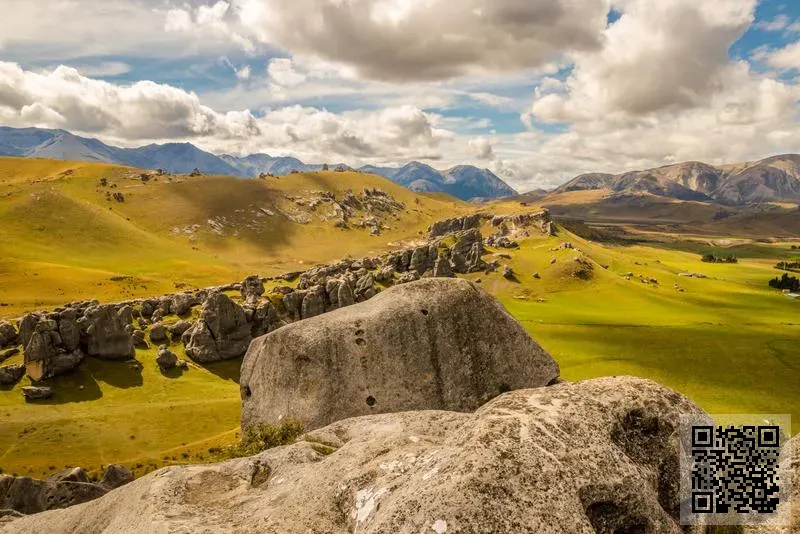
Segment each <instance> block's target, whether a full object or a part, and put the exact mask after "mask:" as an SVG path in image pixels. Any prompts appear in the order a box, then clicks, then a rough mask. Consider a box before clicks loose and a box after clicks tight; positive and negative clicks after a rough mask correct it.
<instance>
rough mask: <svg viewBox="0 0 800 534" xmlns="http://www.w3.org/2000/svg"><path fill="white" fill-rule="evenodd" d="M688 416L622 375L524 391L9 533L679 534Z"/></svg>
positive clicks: (179, 478) (188, 469)
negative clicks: (682, 439)
mask: <svg viewBox="0 0 800 534" xmlns="http://www.w3.org/2000/svg"><path fill="white" fill-rule="evenodd" d="M682 413H701V412H700V410H699V408H697V406H695V405H694V404H692V403H691V402H690V401H689V400H687V399H686V398H684V397H682V396H680V395H678V394H677V393H675V392H673V391H671V390H669V389H667V388H664V387H662V386H659V385H658V384H655V383H654V382H650V381H647V380H642V379H637V378H630V377H617V378H603V379H597V380H590V381H585V382H579V383H559V384H557V385H554V386H550V387H546V388H538V389H532V390H519V391H513V392H510V393H506V394H505V395H502V396H500V397H498V398H496V399H494V400H492V401H491V402H489V403H488V404H486V405H484V406H483V407H481V408H480V409H479V410H478V411H477V412H475V413H455V412H441V411H424V412H405V413H396V414H384V415H376V416H366V417H359V418H353V419H347V420H344V421H340V422H337V423H335V424H333V425H330V426H328V427H326V428H323V429H320V430H318V431H315V432H312V433H311V434H309V435H308V436H306V438H305V439H301V441H299V442H298V443H296V444H294V445H290V446H286V447H280V448H277V449H272V450H269V451H266V452H264V453H261V454H259V455H257V456H253V457H251V458H244V459H237V460H232V461H228V462H225V463H221V464H215V465H197V466H174V467H168V468H165V469H161V470H159V471H157V472H154V473H150V474H149V475H147V476H145V477H143V478H140V479H138V480H136V481H134V482H132V483H131V484H128V485H126V486H125V487H123V488H120V489H118V490H116V491H114V492H111V493H109V494H107V495H105V496H104V497H101V498H100V499H97V500H95V501H92V502H89V503H86V504H81V505H78V506H75V507H72V508H68V509H66V510H58V511H54V512H48V513H44V514H39V515H34V516H30V517H25V518H21V519H16V520H14V521H13V522H12V523H10V524H9V525H7V526H6V527H5V530H2V532H4V533H5V532H15V533H20V534H25V533H37V534H38V533H40V532H81V533H85V534H94V533H100V532H103V533H105V534H114V533H123V532H125V533H127V532H242V533H244V532H265V533H290V534H291V533H307V532H329V533H337V534H338V533H342V534H344V533H349V532H359V533H362V534H367V533H395V532H409V533H411V532H466V533H478V532H481V533H483V532H515V533H543V532H547V533H555V534H559V533H564V534H574V533H578V534H594V533H597V532H602V533H612V532H616V533H674V534H679V533H680V532H681V528H680V526H679V524H678V522H679V516H678V508H679V503H678V502H677V500H676V499H677V495H678V486H677V484H678V480H679V473H678V463H677V462H678V444H677V433H676V428H678V418H679V416H680V415H681V414H682ZM331 453H332V454H331Z"/></svg>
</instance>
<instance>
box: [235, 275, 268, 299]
mask: <svg viewBox="0 0 800 534" xmlns="http://www.w3.org/2000/svg"><path fill="white" fill-rule="evenodd" d="M264 291H265V290H264V283H263V282H262V281H261V277H259V276H256V275H253V276H248V277H247V278H245V279H244V281H243V282H242V290H241V292H242V300H243V301H244V302H247V303H255V302H258V299H259V298H261V295H263V294H264Z"/></svg>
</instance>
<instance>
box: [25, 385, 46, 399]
mask: <svg viewBox="0 0 800 534" xmlns="http://www.w3.org/2000/svg"><path fill="white" fill-rule="evenodd" d="M22 396H23V397H25V400H42V399H49V398H50V397H52V396H53V389H52V388H49V387H46V386H25V387H23V388H22Z"/></svg>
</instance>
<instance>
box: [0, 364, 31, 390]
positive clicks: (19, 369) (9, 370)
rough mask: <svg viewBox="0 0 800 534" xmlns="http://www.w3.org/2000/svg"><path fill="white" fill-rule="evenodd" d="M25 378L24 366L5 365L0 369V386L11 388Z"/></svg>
mask: <svg viewBox="0 0 800 534" xmlns="http://www.w3.org/2000/svg"><path fill="white" fill-rule="evenodd" d="M23 376H25V365H23V364H21V363H20V364H17V365H7V366H5V367H0V386H11V385H13V384H16V383H17V382H19V381H20V379H21V378H22V377H23Z"/></svg>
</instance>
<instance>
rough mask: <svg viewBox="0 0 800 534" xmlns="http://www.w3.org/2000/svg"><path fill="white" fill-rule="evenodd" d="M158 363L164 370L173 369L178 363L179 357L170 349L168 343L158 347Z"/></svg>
mask: <svg viewBox="0 0 800 534" xmlns="http://www.w3.org/2000/svg"><path fill="white" fill-rule="evenodd" d="M156 363H157V364H158V368H159V369H161V370H162V371H167V370H169V369H173V368H174V367H175V366H176V365H177V364H178V357H177V356H176V355H175V353H174V352H172V351H171V350H169V348H168V347H167V346H166V345H161V346H160V347H158V355H157V356H156Z"/></svg>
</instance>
